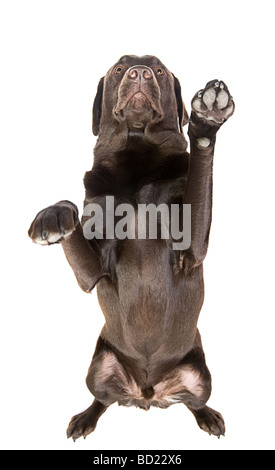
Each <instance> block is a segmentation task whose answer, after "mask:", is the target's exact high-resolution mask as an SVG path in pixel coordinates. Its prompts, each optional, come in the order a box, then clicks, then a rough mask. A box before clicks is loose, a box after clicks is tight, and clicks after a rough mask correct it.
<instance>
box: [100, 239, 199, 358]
mask: <svg viewBox="0 0 275 470" xmlns="http://www.w3.org/2000/svg"><path fill="white" fill-rule="evenodd" d="M170 258H171V252H170V250H169V249H168V248H167V247H163V246H157V245H156V243H154V245H152V244H149V242H148V244H146V243H143V245H142V249H140V246H137V245H136V244H135V241H132V243H128V244H127V249H125V250H124V251H123V252H122V254H121V256H120V258H119V261H118V263H117V266H116V276H117V280H116V281H111V280H110V279H108V278H107V277H105V278H102V279H101V281H100V282H99V283H98V298H99V302H100V306H101V308H102V311H103V313H104V316H105V319H106V325H105V327H104V329H103V333H102V334H103V336H104V338H105V339H106V340H107V341H108V342H109V343H110V344H112V345H113V346H114V347H115V348H116V349H117V350H120V351H122V352H123V353H127V354H128V355H129V356H130V357H132V358H139V359H141V358H144V360H146V361H148V360H152V361H154V360H158V359H160V358H161V357H165V358H166V359H167V358H170V357H171V358H172V357H177V356H181V357H182V356H184V355H185V354H186V353H187V352H188V351H189V350H190V349H191V348H192V345H193V342H194V339H195V335H196V326H197V320H198V316H199V313H200V310H201V307H202V303H203V292H204V289H203V275H202V268H201V267H198V268H196V269H195V270H194V272H193V273H192V275H189V276H185V275H184V273H183V272H182V273H178V272H177V274H175V270H174V267H173V265H172V264H171V262H170Z"/></svg>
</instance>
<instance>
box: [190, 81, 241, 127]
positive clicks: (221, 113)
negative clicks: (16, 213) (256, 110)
mask: <svg viewBox="0 0 275 470" xmlns="http://www.w3.org/2000/svg"><path fill="white" fill-rule="evenodd" d="M234 109H235V104H234V101H233V99H232V96H231V95H230V93H229V90H228V88H227V86H226V84H225V83H224V82H222V81H219V80H212V81H211V82H208V83H207V85H206V87H205V88H204V89H203V90H200V91H199V92H198V93H196V95H195V96H194V98H193V100H192V110H193V112H194V113H195V114H196V116H197V117H199V118H203V119H205V120H206V121H208V122H209V123H210V124H213V125H215V124H218V125H221V124H223V123H224V122H225V121H226V120H227V119H228V118H229V117H230V116H232V114H233V113H234Z"/></svg>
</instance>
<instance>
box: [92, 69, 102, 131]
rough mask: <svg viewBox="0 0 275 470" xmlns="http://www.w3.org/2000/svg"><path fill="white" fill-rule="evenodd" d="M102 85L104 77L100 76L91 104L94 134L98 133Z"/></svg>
mask: <svg viewBox="0 0 275 470" xmlns="http://www.w3.org/2000/svg"><path fill="white" fill-rule="evenodd" d="M103 85H104V77H102V78H101V79H100V81H99V84H98V87H97V93H96V97H95V100H94V105H93V134H94V135H98V133H99V126H100V118H101V110H102V96H103Z"/></svg>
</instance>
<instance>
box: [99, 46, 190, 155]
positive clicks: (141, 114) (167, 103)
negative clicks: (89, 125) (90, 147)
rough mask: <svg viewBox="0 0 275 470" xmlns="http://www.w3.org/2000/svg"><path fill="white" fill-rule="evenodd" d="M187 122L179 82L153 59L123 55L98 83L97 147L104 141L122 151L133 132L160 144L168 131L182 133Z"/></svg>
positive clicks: (158, 61)
mask: <svg viewBox="0 0 275 470" xmlns="http://www.w3.org/2000/svg"><path fill="white" fill-rule="evenodd" d="M187 122H188V115H187V112H186V109H185V107H184V104H183V101H182V97H181V87H180V83H179V81H178V79H177V78H176V77H175V76H174V75H173V74H172V73H171V72H170V71H169V70H168V69H167V68H166V67H165V65H163V63H162V62H160V60H159V59H158V58H157V57H154V56H142V57H137V56H129V55H126V56H123V57H121V58H120V59H119V61H118V62H117V63H116V64H115V65H114V66H113V67H111V69H110V70H109V71H108V72H107V74H106V76H105V77H103V78H102V79H101V80H100V82H99V85H98V90H97V95H96V98H95V101H94V106H93V133H94V134H95V135H99V141H101V147H102V145H103V142H102V140H103V139H105V144H104V145H103V147H104V148H105V147H106V139H107V141H108V142H109V143H110V142H111V141H112V145H114V147H115V148H119V147H120V148H122V147H123V145H124V146H125V143H126V141H127V138H128V136H129V135H131V134H133V133H134V134H135V135H137V134H138V133H140V134H142V135H143V136H145V138H146V139H148V140H149V141H150V142H151V143H155V144H160V143H161V142H163V141H164V140H167V133H168V132H169V133H173V134H180V133H182V127H183V126H184V125H185V124H186V123H187ZM118 136H120V140H119V137H118ZM157 136H158V137H157ZM181 137H182V142H185V140H184V138H183V136H181Z"/></svg>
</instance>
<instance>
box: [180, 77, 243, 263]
mask: <svg viewBox="0 0 275 470" xmlns="http://www.w3.org/2000/svg"><path fill="white" fill-rule="evenodd" d="M234 108H235V106H234V102H233V100H232V97H231V96H230V93H229V91H228V88H227V86H226V85H225V84H224V83H223V82H221V81H218V80H213V81H211V82H209V83H208V84H207V85H206V87H205V88H204V89H203V90H200V91H199V92H198V93H196V95H195V96H194V98H193V100H192V113H191V120H190V124H189V129H188V134H189V138H190V166H189V172H188V178H187V185H186V191H185V196H184V203H185V204H191V246H190V248H189V250H187V252H186V257H185V265H186V268H187V269H188V270H189V269H192V268H194V267H196V266H198V265H200V264H201V263H202V262H203V260H204V258H205V255H206V252H207V248H208V239H209V231H210V225H211V216H212V171H213V157H214V147H215V141H216V133H217V131H218V130H219V128H220V127H221V125H222V124H223V123H224V122H225V121H226V120H227V119H228V118H229V117H230V116H231V115H232V114H233V112H234Z"/></svg>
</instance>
